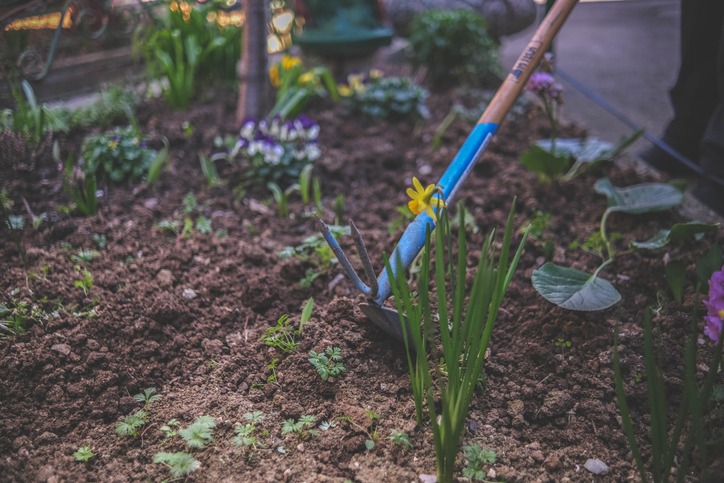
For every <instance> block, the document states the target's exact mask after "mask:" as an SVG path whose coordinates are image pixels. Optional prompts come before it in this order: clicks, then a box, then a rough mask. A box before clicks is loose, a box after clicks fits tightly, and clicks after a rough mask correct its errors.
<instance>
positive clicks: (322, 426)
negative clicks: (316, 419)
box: [318, 421, 337, 431]
mask: <svg viewBox="0 0 724 483" xmlns="http://www.w3.org/2000/svg"><path fill="white" fill-rule="evenodd" d="M318 427H319V429H321V430H322V431H329V430H330V429H332V428H336V427H337V423H335V422H334V421H322V422H321V423H320V424H319V426H318Z"/></svg>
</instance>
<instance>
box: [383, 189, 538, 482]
mask: <svg viewBox="0 0 724 483" xmlns="http://www.w3.org/2000/svg"><path fill="white" fill-rule="evenodd" d="M514 214H515V202H513V206H512V207H511V210H510V213H509V215H508V222H507V225H506V228H505V233H504V235H503V240H502V242H501V244H500V254H499V256H498V259H497V263H496V260H495V244H494V239H495V232H494V231H493V232H491V233H490V234H489V235H488V236H487V237H486V239H485V242H484V244H483V247H482V250H481V255H480V261H479V263H478V266H477V269H476V271H475V276H474V279H473V283H472V287H471V288H470V290H469V292H468V286H467V284H466V280H467V279H468V278H467V276H466V275H467V274H466V271H467V260H468V257H467V253H468V248H467V241H466V236H465V228H464V221H463V220H462V219H461V220H460V222H459V224H458V234H457V254H454V252H453V241H452V236H451V233H450V223H449V220H448V215H447V210H446V209H441V210H439V211H438V217H439V222H438V224H437V227H436V228H435V232H434V234H433V233H430V229H429V226H428V231H427V235H426V237H425V247H424V251H423V252H422V265H421V271H420V273H419V278H418V282H417V287H416V291H415V292H413V291H412V288H411V287H410V286H409V285H408V280H407V277H406V274H405V270H403V269H401V268H400V269H398V270H396V271H395V272H393V271H392V266H391V265H390V263H391V262H392V263H399V261H397V262H395V261H390V260H386V263H385V266H386V269H387V273H388V274H389V276H390V280H392V281H393V283H392V290H393V294H394V301H395V306H396V308H397V310H398V312H399V313H400V315H401V322H402V334H403V338H404V342H405V351H406V354H407V363H408V368H409V371H410V383H411V386H412V394H413V398H414V400H415V413H416V418H417V423H418V426H422V423H423V416H424V414H425V409H426V412H427V416H428V421H429V424H430V428H431V429H432V433H433V441H434V444H435V454H436V461H437V478H438V481H440V482H443V483H447V482H451V481H453V473H454V470H455V459H456V456H457V453H458V448H459V445H460V441H461V439H462V436H463V430H464V427H465V420H466V417H467V413H468V408H469V405H470V401H471V399H472V396H473V393H474V391H475V387H476V384H477V381H478V379H479V377H480V374H481V372H482V370H483V363H484V360H485V353H486V351H487V348H488V343H489V341H490V337H491V335H492V330H493V326H494V325H495V321H496V319H497V316H498V311H499V309H500V306H501V304H502V302H503V297H504V296H505V293H506V291H507V289H508V285H509V284H510V281H511V280H512V278H513V274H514V271H515V268H516V267H517V265H518V261H519V260H520V257H521V255H522V253H523V247H524V246H525V241H526V238H527V233H525V234H524V235H523V239H522V240H521V243H520V245H519V247H518V249H517V250H516V252H515V254H514V255H513V258H512V259H510V258H509V257H510V246H511V242H512V237H513V216H514ZM459 218H462V214H460V215H459ZM433 236H434V238H435V243H434V245H433V244H432V238H433ZM433 253H434V255H433ZM432 260H434V264H433V263H431V262H432ZM431 266H433V267H434V268H432V269H431ZM394 273H397V274H398V276H397V277H395V276H394ZM433 280H434V281H435V288H431V287H432V285H431V284H432V281H433ZM466 293H469V295H468V296H467V297H466ZM466 298H467V304H466ZM448 303H450V304H451V306H449V305H448ZM439 347H440V348H441V350H439V349H438V348H439ZM443 366H444V368H445V373H444V374H443V371H442V367H443ZM435 395H438V397H439V401H438V400H436V396H435Z"/></svg>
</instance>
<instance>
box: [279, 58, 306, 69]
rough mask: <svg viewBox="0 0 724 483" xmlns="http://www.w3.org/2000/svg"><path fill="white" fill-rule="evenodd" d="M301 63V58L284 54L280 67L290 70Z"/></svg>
mask: <svg viewBox="0 0 724 483" xmlns="http://www.w3.org/2000/svg"><path fill="white" fill-rule="evenodd" d="M301 64H302V60H301V59H300V58H299V57H292V56H291V55H288V54H284V55H283V56H282V69H284V70H292V69H293V68H295V67H296V66H298V65H301Z"/></svg>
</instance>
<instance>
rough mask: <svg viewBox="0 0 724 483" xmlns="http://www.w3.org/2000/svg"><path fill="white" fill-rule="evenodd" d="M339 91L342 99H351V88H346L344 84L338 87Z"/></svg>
mask: <svg viewBox="0 0 724 483" xmlns="http://www.w3.org/2000/svg"><path fill="white" fill-rule="evenodd" d="M337 90H338V91H339V95H340V96H342V97H349V96H351V95H352V89H350V88H349V86H346V85H344V84H342V85H340V86H338V87H337Z"/></svg>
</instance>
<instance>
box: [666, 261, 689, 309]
mask: <svg viewBox="0 0 724 483" xmlns="http://www.w3.org/2000/svg"><path fill="white" fill-rule="evenodd" d="M666 282H667V283H668V284H669V288H670V289H671V293H672V294H673V295H674V300H676V301H677V302H679V303H681V301H682V299H683V298H684V284H685V283H686V266H685V265H684V262H682V261H681V260H674V261H672V262H671V263H669V264H668V265H666Z"/></svg>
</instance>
